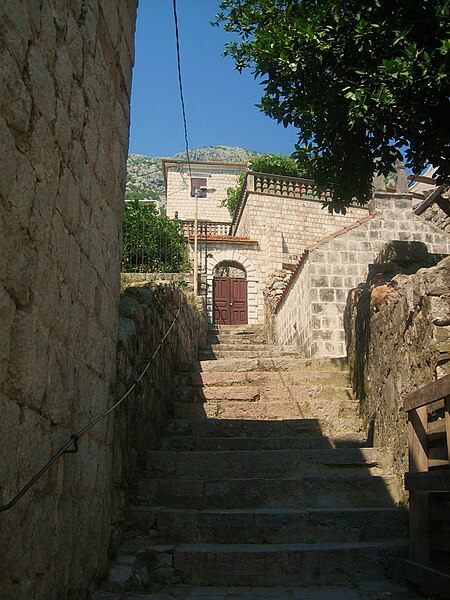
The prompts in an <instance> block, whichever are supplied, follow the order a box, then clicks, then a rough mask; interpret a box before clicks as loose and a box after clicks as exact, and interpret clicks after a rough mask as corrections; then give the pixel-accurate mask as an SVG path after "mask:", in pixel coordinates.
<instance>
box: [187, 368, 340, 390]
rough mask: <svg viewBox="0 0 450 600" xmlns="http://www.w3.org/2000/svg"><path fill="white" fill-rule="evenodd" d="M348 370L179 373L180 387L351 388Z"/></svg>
mask: <svg viewBox="0 0 450 600" xmlns="http://www.w3.org/2000/svg"><path fill="white" fill-rule="evenodd" d="M348 378H349V372H348V371H347V370H346V371H337V372H336V371H323V370H322V371H313V370H309V371H308V370H306V371H305V372H302V371H297V372H296V371H284V372H281V373H277V372H274V371H255V372H253V371H249V372H246V371H241V372H236V373H231V372H225V373H222V372H220V371H212V372H206V373H200V372H199V373H178V374H177V375H176V385H177V387H185V386H194V387H203V388H205V387H210V386H211V387H218V386H223V387H225V386H226V387H229V386H242V385H254V386H262V387H277V388H282V389H289V387H291V386H301V385H320V386H322V387H325V386H331V387H348Z"/></svg>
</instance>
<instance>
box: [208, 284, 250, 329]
mask: <svg viewBox="0 0 450 600" xmlns="http://www.w3.org/2000/svg"><path fill="white" fill-rule="evenodd" d="M213 309H214V323H216V324H217V325H246V324H247V322H248V316H247V312H248V311H247V281H246V280H245V279H238V278H232V277H215V278H214V285H213Z"/></svg>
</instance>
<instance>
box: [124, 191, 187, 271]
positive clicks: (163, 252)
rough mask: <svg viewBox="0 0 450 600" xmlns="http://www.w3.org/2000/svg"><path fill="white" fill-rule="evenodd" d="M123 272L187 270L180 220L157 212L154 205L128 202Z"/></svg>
mask: <svg viewBox="0 0 450 600" xmlns="http://www.w3.org/2000/svg"><path fill="white" fill-rule="evenodd" d="M123 246H124V251H123V261H122V271H124V272H130V273H132V272H147V273H154V272H159V273H180V272H183V271H186V270H187V269H188V260H187V248H186V243H185V241H184V238H183V229H182V225H181V223H180V221H178V220H174V219H168V218H167V217H166V216H165V215H160V214H158V213H157V211H156V208H155V206H154V205H153V204H143V203H141V202H139V201H138V200H133V201H131V202H126V203H125V215H124V225H123Z"/></svg>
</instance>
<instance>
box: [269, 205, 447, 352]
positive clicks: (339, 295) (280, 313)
mask: <svg viewBox="0 0 450 600" xmlns="http://www.w3.org/2000/svg"><path fill="white" fill-rule="evenodd" d="M371 209H372V210H373V211H374V214H373V216H372V217H370V218H366V219H363V220H361V222H360V223H355V224H354V225H355V226H354V227H350V228H349V229H344V230H342V231H340V232H338V233H337V234H336V235H331V236H329V237H328V238H325V239H324V240H322V242H320V243H319V244H317V245H315V246H313V247H312V248H311V250H310V251H309V254H308V256H307V257H306V259H305V263H308V264H309V270H308V273H309V277H308V278H307V279H305V277H304V275H302V273H303V271H305V267H302V269H301V270H300V271H297V272H296V273H294V275H293V278H292V281H291V282H290V283H289V285H288V287H287V288H286V292H285V294H284V295H283V297H282V299H281V302H280V303H279V305H278V307H277V311H276V316H275V323H274V327H275V332H274V335H275V339H276V341H277V342H278V343H280V344H297V345H298V347H299V348H300V350H301V351H302V352H304V353H305V355H306V356H323V357H327V356H328V357H336V356H345V353H346V348H345V333H344V319H343V317H344V310H345V303H346V299H347V296H348V294H349V292H350V290H351V289H353V288H354V287H356V286H357V285H358V284H359V283H360V282H361V281H365V279H366V277H367V269H368V265H369V264H370V263H372V262H374V260H375V258H376V256H377V255H378V253H379V252H380V250H381V249H382V247H383V246H384V245H385V244H386V243H387V242H389V241H391V240H403V241H407V240H411V241H421V242H424V243H425V244H426V245H427V247H428V250H429V251H430V252H434V253H439V254H448V253H450V238H449V236H448V234H446V233H443V232H439V231H438V230H437V229H436V228H435V227H434V226H433V225H430V224H428V223H426V222H424V221H423V220H422V219H420V217H417V216H416V215H414V213H413V212H412V205H411V196H410V195H401V194H377V195H376V197H375V200H374V201H373V202H372V205H371ZM299 287H301V288H305V289H306V290H308V294H306V291H301V292H299V291H298V290H297V288H299ZM299 294H301V295H302V298H303V303H302V304H299V299H298V296H299ZM308 298H309V299H310V302H311V309H309V308H308V307H307V306H305V305H304V302H305V301H308ZM305 314H311V322H310V325H309V327H310V328H311V335H310V336H308V337H305V336H301V337H299V336H298V323H299V322H300V321H302V320H303V319H304V315H305Z"/></svg>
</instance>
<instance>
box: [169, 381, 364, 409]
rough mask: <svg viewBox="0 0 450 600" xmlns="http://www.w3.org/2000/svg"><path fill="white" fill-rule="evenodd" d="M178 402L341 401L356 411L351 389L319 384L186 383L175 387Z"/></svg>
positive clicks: (298, 402)
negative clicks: (193, 384) (286, 386)
mask: <svg viewBox="0 0 450 600" xmlns="http://www.w3.org/2000/svg"><path fill="white" fill-rule="evenodd" d="M176 400H177V401H178V402H191V403H195V402H197V403H202V402H205V401H223V400H231V401H234V400H236V401H248V402H255V401H258V402H259V401H264V402H279V401H282V400H283V401H285V402H287V401H289V402H291V403H295V404H304V403H305V404H308V403H309V402H311V403H314V402H317V401H319V400H320V401H325V402H328V403H333V402H339V401H344V402H347V404H348V403H349V402H350V403H351V404H352V409H353V410H355V411H356V410H357V407H358V404H357V402H356V401H355V400H354V398H353V392H352V390H351V388H347V387H343V386H341V387H335V386H320V385H307V384H304V385H296V386H291V387H289V388H283V387H279V386H278V387H265V386H260V385H258V386H255V385H230V386H225V385H214V386H213V385H211V386H208V387H204V388H199V387H194V386H186V387H181V386H180V387H178V388H177V390H176Z"/></svg>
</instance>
